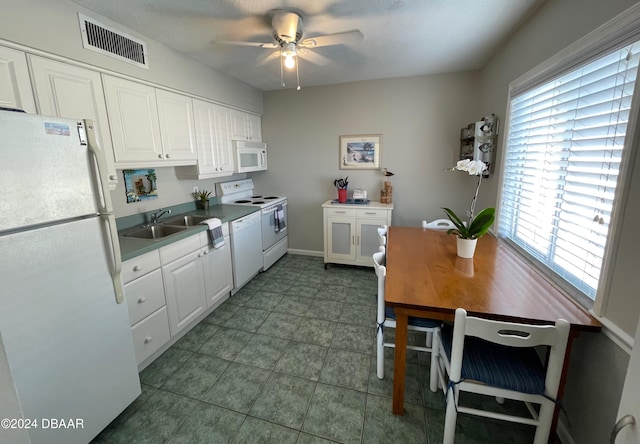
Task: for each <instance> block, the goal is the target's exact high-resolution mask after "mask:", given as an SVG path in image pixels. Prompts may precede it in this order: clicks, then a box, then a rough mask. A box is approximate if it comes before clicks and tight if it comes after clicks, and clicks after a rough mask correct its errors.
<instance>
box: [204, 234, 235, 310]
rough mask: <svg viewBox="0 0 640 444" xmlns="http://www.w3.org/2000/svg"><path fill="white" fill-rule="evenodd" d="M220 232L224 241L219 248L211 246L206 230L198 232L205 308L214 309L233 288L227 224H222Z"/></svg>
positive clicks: (226, 297)
mask: <svg viewBox="0 0 640 444" xmlns="http://www.w3.org/2000/svg"><path fill="white" fill-rule="evenodd" d="M222 232H223V234H224V240H225V243H224V245H223V246H221V247H219V248H213V245H212V243H211V240H210V238H209V234H208V232H207V231H204V232H202V233H200V245H201V246H202V249H203V253H204V256H203V270H204V288H205V292H206V299H207V309H215V308H216V307H217V306H219V305H220V304H222V303H223V302H224V301H226V300H227V299H228V298H229V296H230V294H231V290H232V289H233V270H232V268H231V243H230V241H229V224H222Z"/></svg>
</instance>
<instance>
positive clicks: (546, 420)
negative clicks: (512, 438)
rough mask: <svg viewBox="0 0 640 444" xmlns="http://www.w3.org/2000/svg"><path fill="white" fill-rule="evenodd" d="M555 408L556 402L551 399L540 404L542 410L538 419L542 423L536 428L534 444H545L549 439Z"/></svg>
mask: <svg viewBox="0 0 640 444" xmlns="http://www.w3.org/2000/svg"><path fill="white" fill-rule="evenodd" d="M554 410H555V404H553V403H551V401H549V402H545V403H543V404H542V405H541V406H540V412H539V414H538V421H539V422H540V423H539V424H538V427H537V428H536V435H535V437H534V438H533V444H545V443H546V442H547V441H548V440H549V433H550V432H551V422H552V421H553V411H554Z"/></svg>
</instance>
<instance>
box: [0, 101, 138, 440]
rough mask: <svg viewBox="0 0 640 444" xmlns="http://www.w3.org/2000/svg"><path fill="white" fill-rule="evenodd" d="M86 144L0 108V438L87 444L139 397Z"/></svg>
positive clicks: (101, 171)
mask: <svg viewBox="0 0 640 444" xmlns="http://www.w3.org/2000/svg"><path fill="white" fill-rule="evenodd" d="M95 141H96V138H95V132H94V129H93V124H92V122H91V121H88V120H87V121H76V120H71V119H61V118H57V117H45V116H36V115H31V114H24V113H18V112H9V111H0V351H3V350H4V352H3V353H0V372H2V374H0V404H1V405H4V406H5V408H4V409H0V410H2V411H3V413H6V412H7V411H9V412H11V415H12V417H11V418H9V419H10V420H11V421H12V422H11V423H7V422H6V421H5V422H4V423H3V424H1V425H0V442H29V441H30V442H32V443H34V444H38V443H46V444H55V443H60V444H63V443H64V444H73V443H87V442H89V441H90V440H91V439H92V438H93V437H94V436H96V435H97V434H98V433H99V432H100V431H101V430H102V429H103V428H104V427H105V426H107V425H108V424H109V423H110V422H111V421H112V420H113V419H114V418H115V417H116V416H118V414H119V413H121V412H122V411H123V410H124V409H125V408H126V407H127V406H128V405H129V404H130V403H131V402H132V401H133V400H134V399H135V398H136V397H137V396H138V395H139V394H140V382H139V378H138V372H137V367H136V360H135V356H134V349H133V339H132V337H131V329H130V326H129V317H128V313H127V306H126V304H125V303H122V286H121V283H120V268H121V262H120V248H119V244H118V237H117V230H116V226H115V218H114V216H113V214H112V206H111V200H110V195H109V191H108V188H107V185H106V184H107V180H106V169H105V160H104V155H103V153H102V152H101V151H100V148H99V147H98V145H97V143H96V142H95ZM7 373H8V374H7ZM7 406H9V407H7ZM63 421H64V422H63ZM7 426H9V427H7Z"/></svg>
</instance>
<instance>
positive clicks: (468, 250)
mask: <svg viewBox="0 0 640 444" xmlns="http://www.w3.org/2000/svg"><path fill="white" fill-rule="evenodd" d="M456 241H457V242H458V256H460V257H463V258H466V259H469V258H472V257H473V254H474V253H475V252H476V244H477V243H478V239H461V238H459V237H458V238H456Z"/></svg>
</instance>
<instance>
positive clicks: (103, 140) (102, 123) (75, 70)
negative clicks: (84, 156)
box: [29, 55, 118, 189]
mask: <svg viewBox="0 0 640 444" xmlns="http://www.w3.org/2000/svg"><path fill="white" fill-rule="evenodd" d="M29 63H30V65H31V74H32V77H33V88H34V93H35V96H36V104H37V109H38V113H39V114H43V115H48V116H58V117H64V118H69V119H91V120H93V121H94V124H95V125H96V128H97V130H98V131H97V134H98V142H99V144H100V147H101V148H102V150H103V151H104V153H105V157H106V160H107V170H108V171H107V176H108V179H109V187H110V188H111V189H115V187H116V185H117V183H118V176H117V174H116V167H115V164H114V159H113V146H112V144H111V134H110V132H109V123H108V122H109V119H108V117H107V106H106V104H105V101H104V91H103V89H102V80H101V78H100V73H98V72H96V71H91V70H89V69H85V68H80V67H77V66H72V65H68V64H66V63H62V62H58V61H55V60H50V59H46V58H43V57H37V56H33V55H30V56H29Z"/></svg>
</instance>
